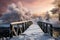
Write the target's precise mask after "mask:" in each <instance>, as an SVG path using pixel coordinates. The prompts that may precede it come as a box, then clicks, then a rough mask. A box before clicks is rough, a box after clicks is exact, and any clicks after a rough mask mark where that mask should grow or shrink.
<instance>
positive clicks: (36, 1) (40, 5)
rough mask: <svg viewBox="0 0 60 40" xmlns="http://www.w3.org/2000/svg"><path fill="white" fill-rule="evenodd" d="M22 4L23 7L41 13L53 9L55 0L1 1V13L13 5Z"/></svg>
mask: <svg viewBox="0 0 60 40" xmlns="http://www.w3.org/2000/svg"><path fill="white" fill-rule="evenodd" d="M19 1H20V2H22V3H23V6H24V7H26V8H28V9H30V10H32V12H38V13H39V12H41V11H46V10H49V9H51V8H53V4H52V3H53V0H0V12H3V11H4V9H6V8H7V5H9V4H11V3H18V2H19Z"/></svg>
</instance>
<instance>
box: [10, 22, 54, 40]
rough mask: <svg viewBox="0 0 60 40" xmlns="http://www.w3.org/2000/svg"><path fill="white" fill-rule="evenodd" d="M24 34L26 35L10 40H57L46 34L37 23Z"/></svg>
mask: <svg viewBox="0 0 60 40" xmlns="http://www.w3.org/2000/svg"><path fill="white" fill-rule="evenodd" d="M22 34H25V35H19V36H15V37H13V38H11V39H10V40H55V39H54V38H53V37H51V36H50V35H48V34H46V33H44V32H43V31H42V30H41V28H40V27H39V26H38V25H37V23H36V22H33V24H32V25H31V26H30V27H29V28H28V29H27V30H26V31H25V32H24V33H22Z"/></svg>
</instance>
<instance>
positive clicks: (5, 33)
mask: <svg viewBox="0 0 60 40" xmlns="http://www.w3.org/2000/svg"><path fill="white" fill-rule="evenodd" d="M31 24H32V21H31V20H28V21H21V22H12V23H10V24H9V25H10V26H9V27H3V26H1V27H0V38H3V37H5V38H7V37H10V38H11V37H13V36H18V35H20V34H22V33H23V32H24V31H25V30H27V29H28V28H29V26H30V25H31ZM2 40H3V39H2Z"/></svg>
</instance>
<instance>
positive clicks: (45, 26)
mask: <svg viewBox="0 0 60 40" xmlns="http://www.w3.org/2000/svg"><path fill="white" fill-rule="evenodd" d="M37 23H38V25H39V26H40V28H41V29H42V31H43V32H44V33H48V34H49V35H51V36H52V37H59V36H60V24H57V25H56V24H55V23H53V22H51V21H38V22H37ZM58 25H59V26H58ZM56 33H57V34H58V35H57V34H56Z"/></svg>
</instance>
